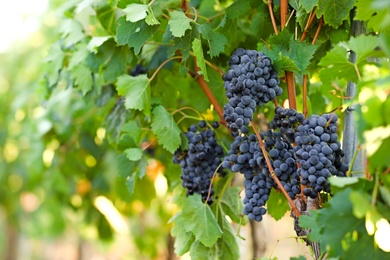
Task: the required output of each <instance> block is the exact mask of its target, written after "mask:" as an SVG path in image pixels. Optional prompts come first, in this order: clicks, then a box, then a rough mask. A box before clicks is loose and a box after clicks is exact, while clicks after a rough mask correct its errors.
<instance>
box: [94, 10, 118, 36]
mask: <svg viewBox="0 0 390 260" xmlns="http://www.w3.org/2000/svg"><path fill="white" fill-rule="evenodd" d="M96 17H97V19H98V20H99V22H100V23H101V25H102V26H103V27H104V29H105V30H106V31H107V33H108V34H110V35H115V33H116V24H115V20H116V10H115V8H113V7H111V6H110V5H105V6H103V7H100V8H99V9H97V10H96Z"/></svg>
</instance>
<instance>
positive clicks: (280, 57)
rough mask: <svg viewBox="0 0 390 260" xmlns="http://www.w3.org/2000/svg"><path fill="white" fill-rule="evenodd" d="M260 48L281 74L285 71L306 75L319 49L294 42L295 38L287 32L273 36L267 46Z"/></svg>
mask: <svg viewBox="0 0 390 260" xmlns="http://www.w3.org/2000/svg"><path fill="white" fill-rule="evenodd" d="M260 46H262V47H261V48H260V50H261V51H262V52H264V53H265V54H266V55H267V56H268V57H269V58H270V59H271V60H272V61H273V65H274V67H275V69H276V70H277V71H279V72H280V74H282V73H283V71H285V70H286V71H293V72H297V73H301V74H305V73H306V72H307V67H308V66H309V65H310V60H311V59H312V57H313V55H314V52H315V51H316V48H317V46H316V45H311V44H308V43H305V42H300V41H297V40H294V36H293V35H292V34H291V33H290V32H289V31H287V30H284V31H282V32H280V33H279V34H278V35H274V36H271V37H270V38H269V39H268V41H267V45H266V46H265V45H264V44H263V43H261V44H260ZM260 46H259V47H260Z"/></svg>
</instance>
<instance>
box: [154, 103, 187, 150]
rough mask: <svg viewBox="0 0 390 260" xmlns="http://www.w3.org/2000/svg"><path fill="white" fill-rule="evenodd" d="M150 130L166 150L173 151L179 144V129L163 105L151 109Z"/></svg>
mask: <svg viewBox="0 0 390 260" xmlns="http://www.w3.org/2000/svg"><path fill="white" fill-rule="evenodd" d="M151 126H152V130H153V132H154V133H155V135H156V136H157V139H158V142H159V144H161V145H162V146H163V147H164V148H165V149H166V150H167V151H169V152H171V153H174V152H175V151H176V150H177V148H179V145H180V144H181V138H180V129H179V127H178V126H177V124H176V123H175V121H174V119H173V117H172V115H171V114H170V113H168V112H167V111H166V110H165V108H164V107H163V106H157V107H155V108H154V109H153V117H152V125H151Z"/></svg>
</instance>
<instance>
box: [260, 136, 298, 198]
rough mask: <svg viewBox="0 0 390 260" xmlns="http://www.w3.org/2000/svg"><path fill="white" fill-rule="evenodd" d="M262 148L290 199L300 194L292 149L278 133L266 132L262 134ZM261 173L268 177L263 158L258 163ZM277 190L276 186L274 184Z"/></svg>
mask: <svg viewBox="0 0 390 260" xmlns="http://www.w3.org/2000/svg"><path fill="white" fill-rule="evenodd" d="M264 146H265V149H266V151H267V152H268V155H269V158H270V161H271V165H272V168H273V170H274V172H275V174H276V176H277V177H278V179H279V180H280V182H281V184H282V185H283V187H284V189H285V190H286V191H287V193H288V195H289V196H290V198H291V199H294V198H295V196H296V195H297V194H299V193H300V192H301V188H300V179H299V175H298V171H297V170H298V167H297V164H296V158H295V153H294V149H293V147H292V145H291V143H290V142H289V141H288V140H286V138H285V137H284V136H283V134H281V133H280V132H275V131H271V130H267V131H265V133H264ZM259 166H261V167H263V173H264V174H267V175H269V174H270V173H269V169H268V167H267V163H266V161H265V158H263V159H262V160H261V161H260V164H259ZM274 187H275V188H278V186H277V184H276V183H275V184H274Z"/></svg>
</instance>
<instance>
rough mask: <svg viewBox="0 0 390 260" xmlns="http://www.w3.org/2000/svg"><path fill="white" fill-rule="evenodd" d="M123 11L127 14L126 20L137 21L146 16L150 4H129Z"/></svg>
mask: <svg viewBox="0 0 390 260" xmlns="http://www.w3.org/2000/svg"><path fill="white" fill-rule="evenodd" d="M123 12H124V13H125V14H126V21H129V22H133V23H135V22H138V21H140V20H142V19H145V18H146V15H147V12H148V5H142V4H129V5H128V6H127V7H126V8H125V9H123Z"/></svg>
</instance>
